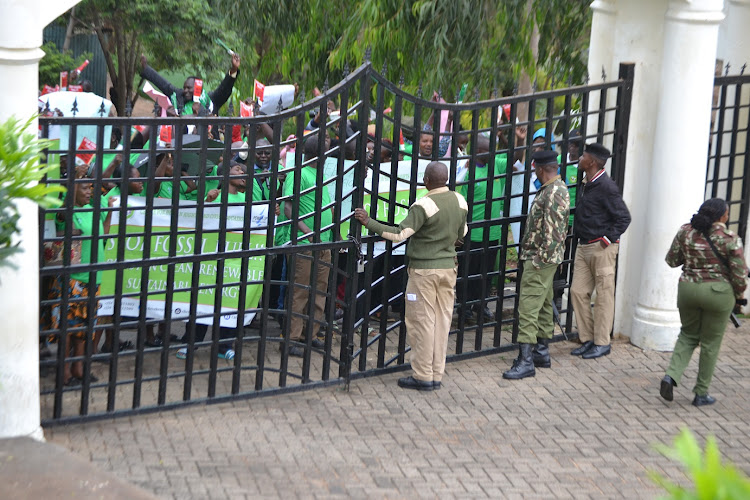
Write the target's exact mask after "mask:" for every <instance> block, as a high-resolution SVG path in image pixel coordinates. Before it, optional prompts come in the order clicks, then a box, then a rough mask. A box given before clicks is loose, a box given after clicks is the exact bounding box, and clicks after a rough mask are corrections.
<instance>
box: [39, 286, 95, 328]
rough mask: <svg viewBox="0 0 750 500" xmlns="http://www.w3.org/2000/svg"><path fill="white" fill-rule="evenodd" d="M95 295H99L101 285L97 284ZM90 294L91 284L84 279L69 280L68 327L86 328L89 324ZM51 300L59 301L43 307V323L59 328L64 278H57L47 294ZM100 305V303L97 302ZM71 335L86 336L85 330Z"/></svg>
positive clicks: (43, 324) (44, 326) (46, 326)
mask: <svg viewBox="0 0 750 500" xmlns="http://www.w3.org/2000/svg"><path fill="white" fill-rule="evenodd" d="M95 290H96V292H95V296H96V297H98V296H99V285H97V286H96V289H95ZM88 296H89V285H88V283H84V282H83V281H78V280H74V279H70V280H68V307H67V310H66V313H65V314H66V316H67V321H68V323H67V327H68V329H71V328H85V327H87V326H88V312H89V311H88V309H89V301H88V300H85V299H87V298H88ZM47 298H48V299H49V300H55V301H57V303H56V304H52V305H51V306H46V307H43V308H42V318H41V323H42V327H43V328H44V329H48V330H59V329H60V328H61V326H60V325H61V322H60V317H61V315H60V310H61V308H62V279H61V278H55V279H54V281H53V282H52V286H51V287H50V289H49V293H48V295H47ZM97 307H98V304H97ZM94 311H95V312H94V315H95V316H94V326H96V308H95V309H94ZM71 335H73V336H75V337H78V338H85V337H86V332H85V331H78V332H71Z"/></svg>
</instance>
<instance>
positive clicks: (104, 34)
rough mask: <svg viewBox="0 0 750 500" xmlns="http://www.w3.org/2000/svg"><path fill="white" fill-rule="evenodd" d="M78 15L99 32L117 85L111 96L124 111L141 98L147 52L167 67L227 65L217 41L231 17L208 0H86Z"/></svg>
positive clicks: (158, 64) (120, 111) (153, 61)
mask: <svg viewBox="0 0 750 500" xmlns="http://www.w3.org/2000/svg"><path fill="white" fill-rule="evenodd" d="M76 21H77V23H78V24H80V25H83V26H85V27H88V28H89V29H91V30H92V31H93V32H94V33H96V35H97V37H98V38H99V42H100V44H101V47H102V51H103V52H104V58H105V60H106V62H107V71H108V73H109V76H110V79H111V80H112V86H113V88H114V92H113V93H112V94H111V96H110V97H111V98H112V101H113V103H114V105H115V108H116V109H117V112H118V114H120V115H123V114H124V112H125V108H126V101H127V100H128V99H130V101H131V102H133V103H134V102H135V100H136V99H137V91H138V84H136V83H135V80H136V77H137V75H138V73H139V69H140V55H141V52H145V53H146V54H148V55H149V57H150V59H149V60H150V62H151V64H152V65H153V66H154V67H156V68H161V69H177V68H189V69H191V70H194V71H197V70H198V69H199V68H200V69H204V70H210V69H215V68H217V67H218V66H220V65H221V66H225V65H227V63H226V61H227V59H226V54H225V53H224V56H222V52H223V50H222V49H221V47H219V46H218V45H216V43H215V42H214V39H215V38H216V37H218V36H225V33H224V32H223V29H222V28H223V26H224V24H225V23H224V21H223V20H222V19H220V18H219V17H218V16H216V15H215V14H214V12H213V10H212V9H211V6H210V5H209V2H208V1H207V0H179V1H178V0H159V1H158V2H153V1H151V0H128V1H126V2H123V1H120V0H84V1H83V2H81V3H80V4H79V5H78V6H77V7H76ZM139 81H140V80H139Z"/></svg>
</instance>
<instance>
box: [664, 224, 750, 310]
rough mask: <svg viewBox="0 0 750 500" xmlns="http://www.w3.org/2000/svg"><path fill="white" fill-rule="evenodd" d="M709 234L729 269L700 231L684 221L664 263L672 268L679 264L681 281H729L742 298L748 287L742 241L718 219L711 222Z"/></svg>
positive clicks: (737, 296)
mask: <svg viewBox="0 0 750 500" xmlns="http://www.w3.org/2000/svg"><path fill="white" fill-rule="evenodd" d="M709 237H710V238H711V241H712V242H713V243H714V246H715V247H716V250H717V251H718V252H719V253H720V254H721V255H722V256H724V257H726V259H727V260H728V261H729V270H727V267H726V266H725V265H724V264H723V263H722V262H721V261H720V260H719V258H718V257H717V256H716V254H715V253H714V251H713V250H712V249H711V246H710V245H709V244H708V242H707V241H706V238H705V237H704V236H703V234H701V232H700V231H697V230H695V229H693V226H691V225H690V224H685V225H684V226H682V227H681V228H680V230H679V231H677V235H676V236H675V237H674V240H673V241H672V246H671V247H670V248H669V252H668V253H667V258H666V261H667V264H669V265H670V266H671V267H677V266H682V275H681V276H680V281H688V282H691V283H701V282H703V281H728V282H729V283H730V284H731V285H732V288H733V289H734V296H735V297H736V298H741V297H742V294H743V292H744V291H745V287H747V265H746V264H745V255H744V253H743V251H742V242H741V241H740V239H739V238H738V237H737V235H736V234H734V233H733V232H732V231H730V230H729V229H727V226H725V225H724V224H722V223H721V222H714V225H713V227H712V228H711V233H710V234H709Z"/></svg>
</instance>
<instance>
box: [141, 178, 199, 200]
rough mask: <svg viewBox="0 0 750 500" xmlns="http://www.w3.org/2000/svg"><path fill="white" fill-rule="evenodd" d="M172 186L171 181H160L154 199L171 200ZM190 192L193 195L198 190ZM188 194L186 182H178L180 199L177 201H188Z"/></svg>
mask: <svg viewBox="0 0 750 500" xmlns="http://www.w3.org/2000/svg"><path fill="white" fill-rule="evenodd" d="M173 184H174V182H173V181H171V180H169V181H161V184H159V191H158V192H157V193H156V197H157V198H167V199H169V200H171V199H172V191H173ZM144 191H145V186H144ZM192 192H193V193H197V192H198V190H197V189H196V190H194V191H192ZM206 193H208V191H206ZM188 194H190V193H188V185H187V182H185V181H180V197H179V199H180V200H187V199H188V198H187V195H188ZM196 199H197V197H196Z"/></svg>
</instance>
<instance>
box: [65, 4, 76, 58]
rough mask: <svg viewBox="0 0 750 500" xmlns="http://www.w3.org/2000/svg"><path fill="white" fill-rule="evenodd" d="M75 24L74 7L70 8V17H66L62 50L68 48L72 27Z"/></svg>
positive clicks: (71, 36)
mask: <svg viewBox="0 0 750 500" xmlns="http://www.w3.org/2000/svg"><path fill="white" fill-rule="evenodd" d="M75 24H76V8H75V6H74V7H73V8H72V9H70V19H68V28H67V29H66V30H65V41H64V42H63V46H62V51H63V52H67V51H68V50H70V40H71V38H73V27H74V26H75Z"/></svg>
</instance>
